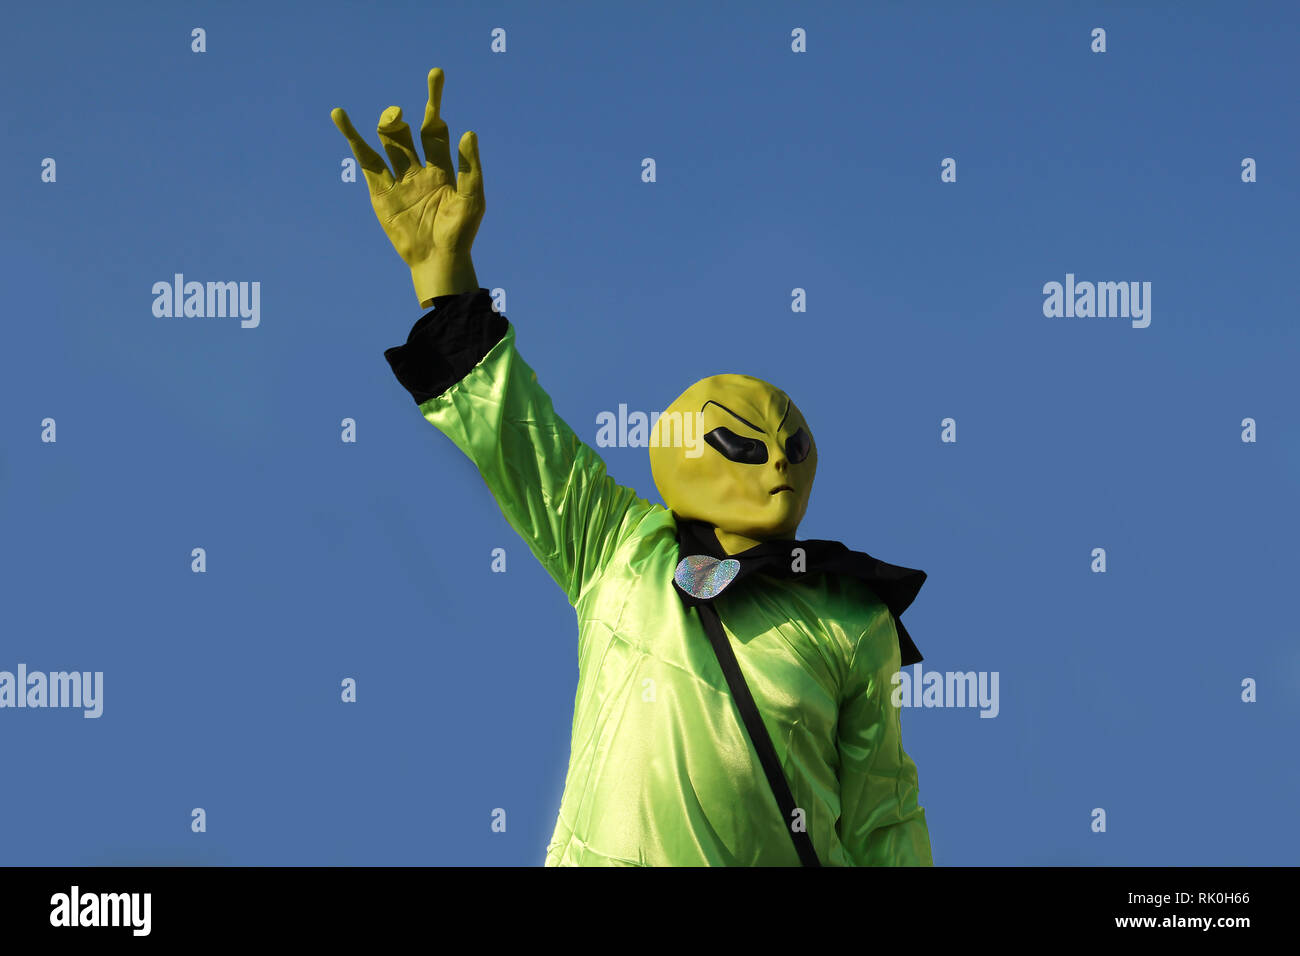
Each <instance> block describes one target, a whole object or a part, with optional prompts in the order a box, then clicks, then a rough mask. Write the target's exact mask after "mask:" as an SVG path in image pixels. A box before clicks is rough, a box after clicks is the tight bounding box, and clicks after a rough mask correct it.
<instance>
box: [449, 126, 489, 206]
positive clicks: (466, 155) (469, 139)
mask: <svg viewBox="0 0 1300 956" xmlns="http://www.w3.org/2000/svg"><path fill="white" fill-rule="evenodd" d="M458 152H459V153H460V172H459V173H458V174H457V175H456V193H457V194H458V195H460V196H462V197H464V198H465V199H477V200H479V201H480V202H481V201H482V200H483V166H482V164H480V163H479V158H478V135H477V134H476V133H475V132H474V131H473V130H469V131H468V132H467V133H466V134H465V135H464V136H462V137H461V138H460V146H459V147H458Z"/></svg>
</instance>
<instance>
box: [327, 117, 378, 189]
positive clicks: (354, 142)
mask: <svg viewBox="0 0 1300 956" xmlns="http://www.w3.org/2000/svg"><path fill="white" fill-rule="evenodd" d="M330 119H332V120H334V125H335V126H337V127H338V128H339V132H340V133H342V134H343V136H344V138H345V139H347V141H348V145H349V146H351V147H352V155H353V156H355V157H356V160H357V165H358V166H360V167H361V173H362V175H364V176H365V177H366V185H367V186H369V187H370V191H371V192H372V193H378V192H383V191H384V190H386V189H391V188H392V186H393V182H394V180H393V174H392V173H390V172H389V171H388V167H387V166H386V165H384V158H383V157H382V156H380V155H379V154H378V153H376V152H375V151H374V150H373V149H371V148H370V146H369V144H368V143H367V142H366V141H365V140H364V139H362V138H361V134H360V133H358V132H357V130H356V127H354V126H353V125H352V120H350V119H348V114H347V113H346V112H344V111H343V110H342V109H340V108H336V109H334V110H333V111H332V112H331V113H330Z"/></svg>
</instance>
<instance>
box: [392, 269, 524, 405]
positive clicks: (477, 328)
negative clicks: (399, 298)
mask: <svg viewBox="0 0 1300 956" xmlns="http://www.w3.org/2000/svg"><path fill="white" fill-rule="evenodd" d="M509 327H510V323H509V322H508V321H507V320H506V317H505V316H504V315H503V314H501V313H500V312H497V311H496V310H495V309H493V308H492V296H491V295H490V294H489V293H488V290H487V289H475V290H474V291H473V292H462V293H458V294H456V295H439V296H435V297H434V299H433V310H432V311H430V312H427V313H425V314H424V315H423V316H421V317H420V320H419V321H418V322H416V323H415V325H414V326H413V327H412V328H411V334H410V335H408V336H407V337H406V344H405V345H396V346H394V347H393V348H391V349H387V350H385V351H384V358H386V359H388V364H389V365H390V366H392V369H393V374H394V375H396V376H397V380H398V381H399V382H401V383H402V387H403V388H405V389H406V390H407V391H408V392H410V393H411V397H412V398H414V399H415V404H417V405H423V404H424V403H425V402H427V401H428V400H429V399H431V398H436V397H437V396H439V395H441V394H442V393H443V392H445V391H446V390H447V389H448V388H450V387H451V386H453V385H455V384H456V383H457V382H459V381H460V380H461V379H462V378H464V377H465V376H466V375H468V374H469V372H470V371H471V370H472V369H473V368H474V366H475V365H477V364H478V363H479V362H481V361H482V360H483V356H485V355H487V354H488V352H490V351H492V347H493V346H494V345H496V344H497V343H498V342H500V341H501V339H502V338H504V337H505V334H506V329H508V328H509Z"/></svg>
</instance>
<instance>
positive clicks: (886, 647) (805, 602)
mask: <svg viewBox="0 0 1300 956" xmlns="http://www.w3.org/2000/svg"><path fill="white" fill-rule="evenodd" d="M419 409H420V412H421V414H422V415H423V416H424V417H425V418H426V419H427V420H428V421H429V422H430V423H432V424H433V425H435V426H436V427H437V428H439V429H440V430H441V431H443V432H444V433H445V434H446V435H447V436H449V437H450V438H451V439H452V441H454V442H455V443H456V445H457V446H458V447H459V448H460V449H461V450H462V451H463V452H464V453H465V454H466V455H468V456H469V457H470V459H472V460H473V461H474V463H475V464H476V465H477V466H478V469H479V471H480V473H481V474H482V476H483V478H484V480H485V481H486V482H487V485H488V488H489V489H490V490H491V492H492V494H493V495H494V496H495V498H496V500H497V503H498V504H499V505H500V507H501V510H502V512H503V513H504V514H505V517H506V519H507V520H508V521H509V523H510V525H511V526H512V527H513V528H514V529H515V530H516V531H517V532H518V533H519V534H520V536H522V538H523V539H524V541H525V542H526V543H527V544H528V547H529V549H530V550H531V551H532V552H533V554H534V555H536V556H537V558H538V560H539V561H541V563H542V565H543V566H544V567H545V568H546V570H547V571H548V572H549V573H550V575H551V577H552V578H554V579H555V581H556V583H558V584H559V585H560V587H561V588H563V589H564V592H565V594H566V595H567V596H568V599H569V602H570V604H572V605H573V608H574V610H575V611H576V612H577V618H578V667H579V678H578V689H577V695H576V699H575V701H574V715H573V739H572V749H571V753H570V758H569V768H568V774H567V777H566V780H565V787H564V796H563V799H562V802H561V805H560V810H559V818H558V820H557V822H556V826H555V831H554V835H553V836H552V838H551V841H550V844H549V846H548V847H547V852H546V865H547V866H578V865H582V866H625V865H652V866H698V865H741V866H750V865H777V866H796V865H798V864H799V859H798V857H797V855H796V853H795V850H794V847H793V845H792V844H791V840H790V836H789V834H788V833H787V832H786V831H785V825H784V821H783V820H782V817H781V813H780V810H779V809H778V806H777V802H776V799H775V798H774V797H773V795H772V791H771V789H770V788H769V786H768V783H767V780H766V778H765V777H764V775H763V771H762V769H761V767H760V765H759V763H758V760H757V757H756V755H755V751H754V749H753V747H752V746H751V745H750V743H749V740H748V737H747V736H746V734H745V730H744V727H743V725H742V724H741V722H740V719H739V717H738V714H737V711H736V708H735V705H734V704H733V702H732V700H731V697H730V694H729V691H728V688H727V684H726V681H725V679H724V677H723V674H722V671H721V669H720V667H719V664H718V661H717V659H716V658H715V657H714V653H713V650H712V649H711V647H710V645H709V642H708V641H707V639H706V638H705V635H704V633H703V630H702V628H701V626H700V623H699V620H698V618H697V617H696V616H695V614H694V613H693V611H691V610H688V609H686V608H684V607H683V606H682V603H681V601H680V600H679V598H678V596H677V594H676V593H675V592H674V589H673V584H672V581H673V572H674V569H675V568H676V566H677V563H678V560H679V554H678V544H677V541H676V537H675V532H676V525H675V521H674V517H673V514H672V512H670V511H668V510H667V509H665V508H664V507H663V506H661V505H657V504H653V503H651V502H649V501H646V500H644V499H642V498H641V497H639V496H638V495H637V494H636V493H635V491H633V490H632V489H630V488H625V487H623V486H621V485H618V484H617V483H615V482H614V480H613V479H612V478H610V477H609V475H608V474H607V473H606V470H605V465H604V462H603V461H602V460H601V458H600V456H599V455H598V454H597V453H596V451H594V450H593V449H592V448H591V447H590V446H588V445H587V444H585V443H584V442H582V441H581V440H579V438H578V437H577V436H576V435H575V434H574V432H573V430H572V429H571V428H570V427H569V426H568V425H567V424H566V423H565V422H564V421H563V420H562V419H561V418H560V417H559V416H558V415H557V414H556V413H555V411H554V409H553V408H552V406H551V401H550V398H549V396H548V395H547V394H546V392H545V391H544V390H543V389H542V387H541V385H540V384H538V382H537V376H536V374H535V373H534V372H533V370H532V369H531V368H530V367H529V366H528V365H527V364H526V363H525V362H524V360H523V358H521V357H520V355H519V353H518V351H517V350H516V348H515V329H514V326H513V325H511V326H510V327H509V329H508V330H507V331H506V333H505V336H504V338H502V339H501V340H500V341H499V342H497V343H496V344H495V345H494V346H493V347H492V348H491V350H490V351H489V352H488V353H487V355H486V356H485V357H483V358H482V359H481V360H480V361H479V362H478V364H477V365H476V366H474V368H473V369H472V370H471V371H470V372H469V373H468V374H466V375H465V376H464V378H462V379H461V380H460V381H458V382H456V383H455V384H453V385H451V386H450V387H448V388H446V390H445V391H443V392H442V393H441V394H439V395H437V396H436V397H433V398H429V399H427V400H426V401H424V402H422V403H421V404H420V405H419ZM761 583H762V584H763V586H762V587H748V588H744V589H739V590H735V591H731V592H727V593H723V594H720V595H719V596H718V597H717V598H716V600H715V604H716V606H717V608H718V610H719V612H720V616H721V620H722V622H723V625H724V627H725V629H726V633H727V636H728V638H729V639H730V641H731V643H732V645H733V647H734V648H735V653H736V657H737V658H738V660H739V662H740V666H741V669H742V671H743V673H744V674H745V677H746V679H747V681H748V683H749V686H750V689H751V691H752V693H753V696H754V699H755V701H756V703H757V705H758V708H759V710H760V712H761V714H762V717H763V721H764V724H765V726H766V727H767V729H768V732H769V734H770V736H771V738H772V741H773V744H774V745H775V747H776V751H777V754H778V756H779V757H780V760H781V763H782V766H783V768H784V771H785V775H786V778H787V780H788V781H789V784H790V788H791V790H792V791H793V795H794V798H795V802H796V805H797V806H798V807H800V808H802V809H803V810H804V811H805V813H806V815H807V816H806V820H807V828H808V832H809V835H810V836H811V838H812V842H813V845H814V847H815V848H816V849H817V853H818V856H819V857H820V859H821V862H822V863H823V865H830V866H835V865H840V866H872V865H931V864H932V862H933V861H932V859H931V851H930V838H929V833H928V830H927V828H926V820H925V811H924V809H923V808H922V807H921V806H920V805H919V803H918V791H917V772H916V765H915V764H914V763H913V761H912V760H911V758H910V757H908V755H907V754H906V753H905V752H904V751H903V747H902V740H901V729H900V720H899V717H900V711H899V709H898V708H896V707H893V706H892V705H891V703H890V695H891V693H892V691H893V689H894V685H893V684H892V683H891V677H892V676H893V675H894V674H895V673H896V672H897V671H898V669H899V663H900V652H899V645H898V638H897V635H896V632H895V627H894V622H893V619H892V618H891V615H890V613H889V611H888V609H887V608H886V607H885V605H884V604H883V603H881V601H880V600H879V599H878V598H877V597H876V596H875V594H874V593H873V592H872V591H871V589H870V588H868V587H867V586H866V585H865V584H863V583H862V582H860V581H857V580H854V579H852V578H845V577H840V576H829V575H815V576H809V577H807V578H799V579H780V578H777V577H773V576H768V575H764V576H763V577H762V580H761Z"/></svg>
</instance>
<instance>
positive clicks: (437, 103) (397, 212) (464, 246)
mask: <svg viewBox="0 0 1300 956" xmlns="http://www.w3.org/2000/svg"><path fill="white" fill-rule="evenodd" d="M442 83H443V72H442V70H441V69H440V68H438V67H434V68H433V69H432V70H430V71H429V102H428V105H427V106H425V108H424V122H423V123H422V124H421V125H420V142H421V143H422V144H423V146H424V156H425V159H426V160H427V162H428V165H424V164H422V163H421V162H420V157H419V156H417V155H416V152H415V144H414V143H413V142H412V141H411V128H410V127H409V126H407V125H406V123H404V122H403V121H402V110H401V107H398V106H390V107H388V109H386V110H384V112H383V114H382V115H381V116H380V117H379V141H380V142H381V143H383V145H384V151H385V152H386V153H388V158H389V160H390V161H391V162H392V164H393V169H392V172H389V170H388V167H387V166H386V165H384V160H383V158H382V157H381V156H380V155H379V154H378V153H376V152H375V151H374V150H373V149H371V148H370V147H369V146H368V145H367V144H366V141H365V140H363V139H362V138H361V136H360V135H359V134H358V133H357V131H356V129H355V128H354V127H353V126H352V121H351V120H349V119H348V114H347V113H345V112H344V111H343V110H342V109H335V110H333V111H332V112H331V113H330V117H331V118H332V119H333V120H334V125H335V126H337V127H338V128H339V131H340V132H342V133H343V135H344V136H345V137H347V141H348V145H349V146H351V147H352V155H353V156H355V157H356V158H357V163H358V165H360V166H361V171H362V173H363V175H364V176H365V177H366V185H367V186H368V187H369V188H370V202H371V205H373V206H374V208H375V215H376V216H378V217H379V223H380V225H382V226H383V227H384V232H386V233H387V234H388V238H389V239H390V240H391V241H392V243H393V246H394V248H396V249H397V254H398V255H399V256H401V257H402V261H403V262H405V263H406V264H407V265H408V266H409V267H410V269H411V281H412V282H413V283H414V284H415V294H416V295H417V296H418V297H419V299H420V306H421V307H422V308H428V307H429V306H430V305H431V304H432V301H433V298H434V296H439V295H450V294H452V293H458V292H471V291H473V290H475V289H477V288H478V287H479V285H478V278H477V277H476V276H475V275H474V263H473V261H472V259H471V257H470V246H471V245H473V242H474V236H475V234H476V233H477V232H478V225H479V222H480V221H481V220H482V219H483V213H484V211H485V210H486V208H487V205H486V202H485V201H484V198H483V168H482V167H481V166H480V165H479V158H478V137H477V136H476V135H475V134H474V132H473V131H472V130H471V131H469V132H466V133H465V135H464V136H462V137H461V138H460V145H459V147H458V152H459V154H460V164H459V165H460V168H459V171H458V172H453V170H452V166H451V151H450V148H449V141H448V136H447V124H446V123H445V122H443V119H442V117H441V116H440V115H439V110H440V108H441V103H442ZM453 180H454V183H453Z"/></svg>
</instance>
